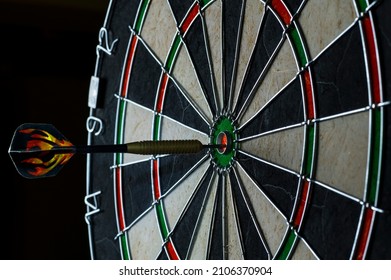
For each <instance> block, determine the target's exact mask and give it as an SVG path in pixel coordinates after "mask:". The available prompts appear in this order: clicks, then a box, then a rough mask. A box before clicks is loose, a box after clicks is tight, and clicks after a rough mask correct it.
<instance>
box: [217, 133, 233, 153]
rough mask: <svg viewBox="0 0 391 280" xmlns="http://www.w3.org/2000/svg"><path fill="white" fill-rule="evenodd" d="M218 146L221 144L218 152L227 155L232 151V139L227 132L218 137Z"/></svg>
mask: <svg viewBox="0 0 391 280" xmlns="http://www.w3.org/2000/svg"><path fill="white" fill-rule="evenodd" d="M216 142H217V143H216V144H220V145H221V147H220V148H218V149H217V151H218V152H219V153H220V154H222V155H226V154H228V153H230V152H231V151H232V137H231V136H230V134H229V133H228V132H226V131H222V132H220V133H219V135H217V139H216Z"/></svg>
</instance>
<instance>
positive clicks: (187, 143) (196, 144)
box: [8, 123, 224, 179]
mask: <svg viewBox="0 0 391 280" xmlns="http://www.w3.org/2000/svg"><path fill="white" fill-rule="evenodd" d="M223 146H224V144H221V145H219V144H217V145H214V144H208V145H205V144H202V143H201V142H200V141H198V140H161V141H139V142H131V143H126V144H117V145H84V146H83V145H81V146H75V145H73V144H72V143H71V142H70V141H69V140H68V139H66V138H65V137H64V136H63V135H62V134H61V132H60V131H58V130H57V129H56V128H55V127H54V126H53V125H51V124H44V123H25V124H22V125H21V126H19V127H18V128H17V129H16V130H15V133H14V136H13V138H12V141H11V145H10V147H9V150H8V153H9V155H10V157H11V159H12V161H13V163H14V165H15V167H16V170H17V171H18V172H19V174H20V175H22V176H23V177H26V178H29V179H32V178H42V177H51V176H55V175H57V173H58V172H59V171H60V170H61V168H62V167H63V166H64V165H65V164H66V163H67V162H68V161H69V160H70V159H71V158H72V156H73V155H74V154H76V153H79V154H80V153H81V154H86V153H132V154H143V155H148V154H150V155H161V154H187V153H198V152H200V151H202V150H203V149H205V148H217V149H222V148H223Z"/></svg>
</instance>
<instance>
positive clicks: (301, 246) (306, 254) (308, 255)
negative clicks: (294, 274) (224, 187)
mask: <svg viewBox="0 0 391 280" xmlns="http://www.w3.org/2000/svg"><path fill="white" fill-rule="evenodd" d="M291 259H292V260H317V258H316V256H315V255H314V254H313V253H312V252H311V250H310V249H309V248H308V247H307V245H306V244H305V243H304V242H303V241H301V239H298V241H297V245H296V249H295V251H294V253H293V255H292V257H291Z"/></svg>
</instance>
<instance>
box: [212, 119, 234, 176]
mask: <svg viewBox="0 0 391 280" xmlns="http://www.w3.org/2000/svg"><path fill="white" fill-rule="evenodd" d="M236 139H237V135H236V129H235V126H234V124H233V122H232V120H231V119H230V118H229V117H226V116H221V117H220V118H219V119H218V120H217V121H216V122H215V123H214V126H213V129H212V131H211V143H212V144H214V145H218V148H215V149H213V150H212V151H211V157H212V160H213V162H214V164H215V166H216V167H217V168H218V169H220V170H227V169H229V168H230V167H231V166H232V163H233V160H234V156H235V153H236V148H237V147H236V145H237V143H236Z"/></svg>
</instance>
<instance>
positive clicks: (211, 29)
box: [204, 1, 223, 108]
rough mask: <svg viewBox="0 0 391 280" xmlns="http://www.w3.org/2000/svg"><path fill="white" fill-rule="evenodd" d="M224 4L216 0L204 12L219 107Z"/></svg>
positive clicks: (221, 99) (220, 105) (221, 94)
mask: <svg viewBox="0 0 391 280" xmlns="http://www.w3.org/2000/svg"><path fill="white" fill-rule="evenodd" d="M221 9H222V6H221V1H215V2H214V3H213V5H210V6H209V7H208V8H207V9H206V10H205V13H204V17H205V23H206V28H207V32H208V41H209V46H210V54H211V60H212V67H213V74H214V78H215V81H216V89H217V96H218V99H217V100H218V102H219V108H222V106H223V89H222V62H223V59H222V57H223V54H222V29H221V24H222V19H221V14H222V12H221V11H222V10H221Z"/></svg>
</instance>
